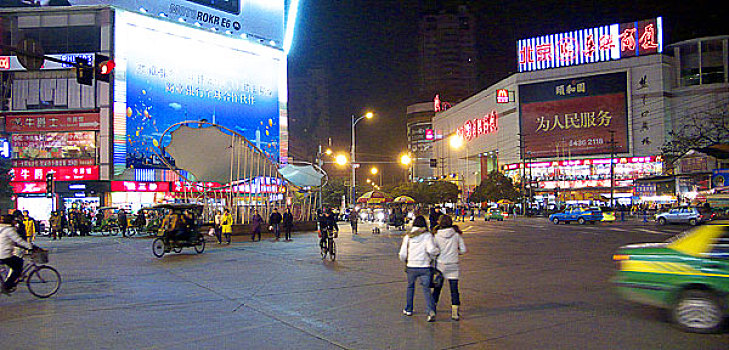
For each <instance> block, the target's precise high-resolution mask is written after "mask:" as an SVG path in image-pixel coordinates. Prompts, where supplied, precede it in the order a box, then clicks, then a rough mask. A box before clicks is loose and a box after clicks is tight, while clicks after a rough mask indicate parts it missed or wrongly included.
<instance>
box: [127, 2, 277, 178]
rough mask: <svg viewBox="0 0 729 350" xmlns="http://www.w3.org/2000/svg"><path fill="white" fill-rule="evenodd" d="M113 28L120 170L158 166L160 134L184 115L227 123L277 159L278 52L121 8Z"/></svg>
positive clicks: (190, 118)
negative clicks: (157, 148)
mask: <svg viewBox="0 0 729 350" xmlns="http://www.w3.org/2000/svg"><path fill="white" fill-rule="evenodd" d="M115 30H116V32H115V40H116V41H115V47H116V52H115V62H116V64H117V66H116V68H115V79H114V133H115V136H114V166H115V171H116V172H117V173H119V172H121V171H123V170H124V168H125V167H127V168H128V167H134V168H150V167H152V168H154V167H160V166H161V163H160V162H159V159H158V158H157V156H156V153H155V152H154V149H155V148H156V146H155V144H156V143H157V142H158V138H159V137H160V136H161V135H162V133H163V132H164V131H165V130H166V129H167V128H168V127H169V126H171V125H172V124H174V123H177V122H180V121H184V120H206V121H208V122H212V123H216V124H220V125H223V126H225V127H228V128H230V129H232V130H235V131H236V132H238V133H240V134H241V135H243V136H244V137H246V138H247V139H248V140H250V141H251V142H253V143H254V144H255V145H256V146H258V147H259V148H260V149H261V150H263V151H264V152H266V153H267V154H269V156H270V158H272V159H277V158H278V156H279V147H280V141H279V134H280V132H279V127H280V120H279V111H280V109H279V94H280V92H279V83H280V74H281V72H282V71H283V72H285V70H282V66H283V67H284V68H285V65H286V60H285V56H284V54H283V52H282V51H280V50H277V49H274V48H271V47H266V46H263V45H257V44H254V43H251V42H249V41H246V40H241V39H234V38H228V37H222V36H220V35H216V34H214V33H210V32H206V31H202V30H198V29H194V28H188V27H184V26H179V25H176V24H172V23H168V22H164V21H159V20H156V19H154V18H149V17H146V16H141V15H137V14H134V13H130V12H125V11H116V20H115ZM284 86H285V85H284ZM284 89H285V87H284ZM168 135H169V134H168ZM168 142H169V139H166V140H162V145H163V146H164V145H166V144H167V143H168Z"/></svg>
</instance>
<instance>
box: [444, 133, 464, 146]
mask: <svg viewBox="0 0 729 350" xmlns="http://www.w3.org/2000/svg"><path fill="white" fill-rule="evenodd" d="M448 143H449V144H450V145H451V148H453V149H459V148H461V147H463V145H464V144H465V141H464V140H463V137H461V136H459V135H453V136H451V137H450V139H449V140H448Z"/></svg>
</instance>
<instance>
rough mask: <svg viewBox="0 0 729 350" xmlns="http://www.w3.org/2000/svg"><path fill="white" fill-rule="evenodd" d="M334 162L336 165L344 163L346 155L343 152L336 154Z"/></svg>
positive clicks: (345, 162)
mask: <svg viewBox="0 0 729 350" xmlns="http://www.w3.org/2000/svg"><path fill="white" fill-rule="evenodd" d="M334 162H335V163H337V165H346V164H347V156H345V155H344V154H338V155H337V157H336V158H334Z"/></svg>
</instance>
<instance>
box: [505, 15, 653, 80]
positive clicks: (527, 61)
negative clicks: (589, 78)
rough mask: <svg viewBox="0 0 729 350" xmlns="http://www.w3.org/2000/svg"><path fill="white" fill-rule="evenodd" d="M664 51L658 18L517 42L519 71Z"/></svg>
mask: <svg viewBox="0 0 729 350" xmlns="http://www.w3.org/2000/svg"><path fill="white" fill-rule="evenodd" d="M662 51H663V21H662V19H661V17H657V18H653V19H649V20H643V21H637V22H630V23H622V24H611V25H606V26H601V27H595V28H589V29H580V30H575V31H571V32H567V33H560V34H551V35H545V36H540V37H535V38H529V39H522V40H519V41H518V42H517V60H518V62H517V64H518V66H519V72H527V71H535V70H540V69H548V68H557V67H567V66H574V65H578V64H584V63H593V62H604V61H611V60H619V59H621V58H625V57H633V56H642V55H648V54H655V53H660V52H662Z"/></svg>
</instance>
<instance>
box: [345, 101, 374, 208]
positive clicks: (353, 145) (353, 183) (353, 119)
mask: <svg viewBox="0 0 729 350" xmlns="http://www.w3.org/2000/svg"><path fill="white" fill-rule="evenodd" d="M373 116H374V114H373V113H372V112H367V113H365V115H363V116H361V117H359V118H357V117H355V116H354V114H352V152H351V153H352V154H350V159H351V161H352V163H351V166H352V196H351V199H352V206H353V207H354V201H355V200H356V198H355V197H356V194H355V184H356V180H355V173H354V169H356V168H355V162H356V160H355V159H356V158H355V157H354V149H355V139H354V127H355V126H356V125H357V123H358V122H359V121H360V120H362V119H365V118H366V119H372V117H373Z"/></svg>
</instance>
